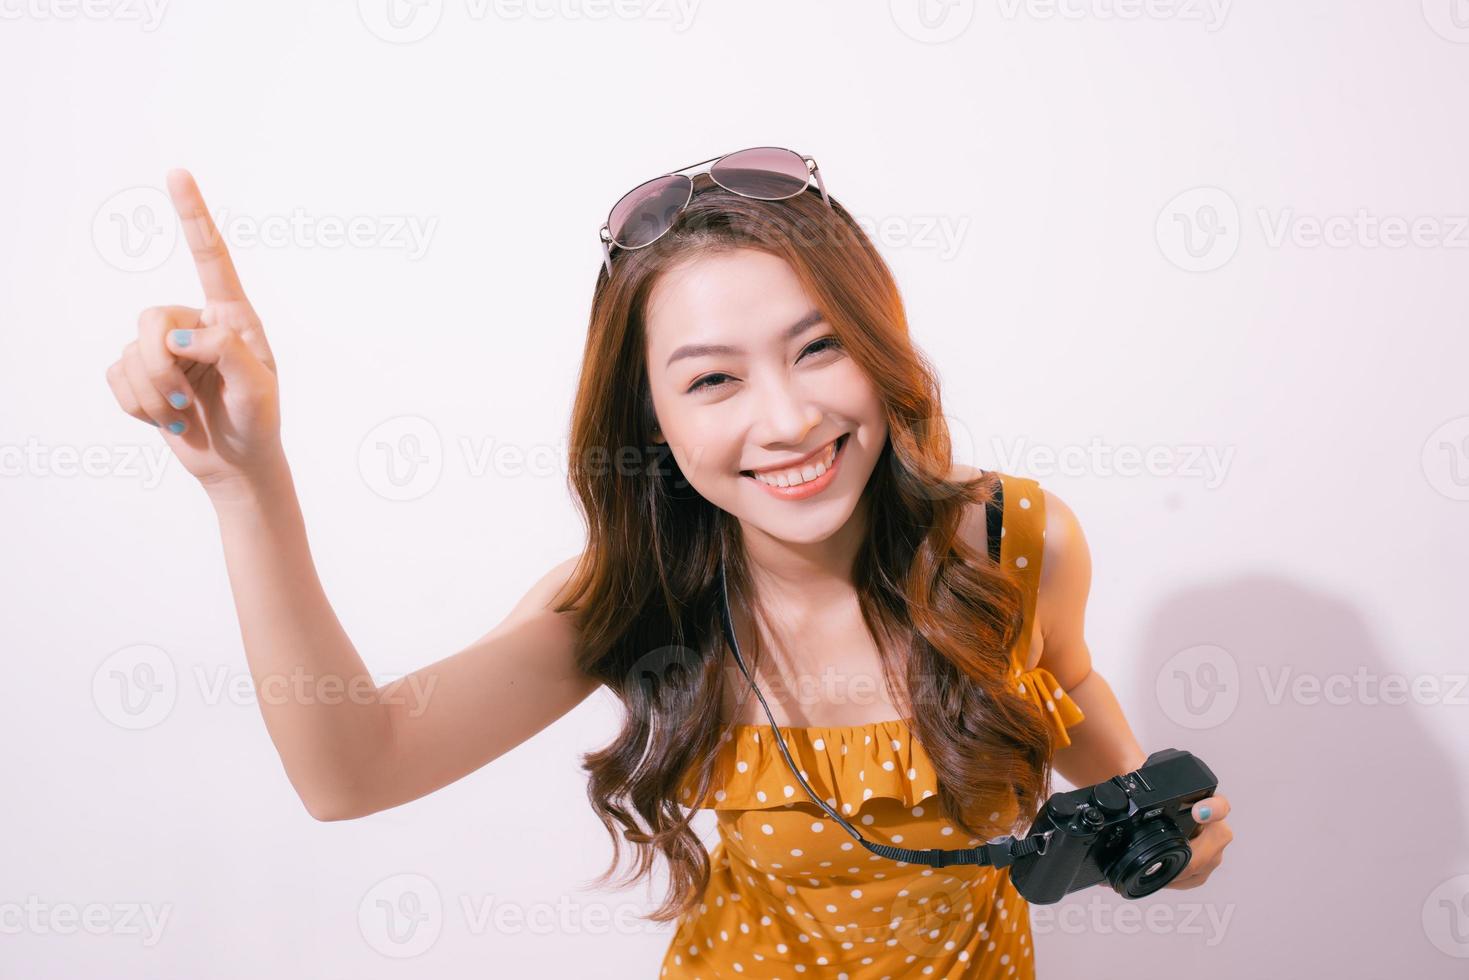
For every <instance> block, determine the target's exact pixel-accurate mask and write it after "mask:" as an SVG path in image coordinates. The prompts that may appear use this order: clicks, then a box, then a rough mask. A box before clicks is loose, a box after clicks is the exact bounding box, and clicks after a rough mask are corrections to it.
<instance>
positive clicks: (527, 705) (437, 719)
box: [107, 170, 597, 820]
mask: <svg viewBox="0 0 1469 980" xmlns="http://www.w3.org/2000/svg"><path fill="white" fill-rule="evenodd" d="M168 187H169V193H170V196H171V197H172V200H173V203H174V207H175V208H176V210H177V211H178V215H179V220H180V222H181V224H182V226H183V229H184V234H185V237H186V238H187V239H188V243H189V249H190V251H191V253H192V254H193V257H194V263H195V267H196V269H197V271H198V275H199V281H200V284H201V285H202V287H203V293H204V305H203V307H202V308H194V307H187V306H158V307H151V308H149V309H148V310H145V311H144V312H143V314H142V315H141V316H140V317H139V319H138V335H137V338H136V339H135V340H132V341H130V342H129V343H128V344H127V345H126V346H125V347H124V348H123V352H122V356H121V357H119V359H118V360H117V361H116V362H114V363H113V364H111V365H110V366H109V367H108V369H107V381H108V384H109V385H110V386H111V387H112V391H113V394H114V395H115V396H116V398H117V401H118V404H119V405H120V406H121V407H122V409H123V411H125V412H127V413H128V414H129V415H132V416H133V417H134V418H137V419H140V420H142V421H145V422H149V423H151V424H153V425H157V426H159V428H160V429H161V430H162V432H163V438H164V439H165V440H166V441H167V442H168V445H169V448H170V449H172V450H173V453H174V455H175V457H176V458H177V459H178V460H179V462H180V463H181V464H182V465H183V466H184V468H185V469H187V470H188V471H189V472H190V473H191V474H192V475H193V476H194V477H195V478H196V479H198V480H199V482H200V484H201V485H202V486H203V488H204V489H205V491H206V493H207V494H208V496H209V499H210V501H211V503H213V505H214V509H215V513H216V515H217V517H218V520H219V528H220V535H221V538H222V539H223V543H224V556H225V565H226V568H227V570H228V573H229V581H230V589H231V591H232V592H233V594H234V600H235V611H236V614H237V616H238V618H239V623H240V633H241V636H242V638H243V640H244V646H245V659H246V661H247V662H248V664H249V667H250V673H251V676H252V678H253V679H254V682H255V689H256V693H257V703H258V704H259V706H260V712H261V714H262V716H263V717H264V719H265V725H266V728H267V730H268V731H269V733H270V737H271V740H272V741H273V742H274V743H275V747H276V751H277V753H278V754H279V755H280V757H281V761H282V763H283V764H284V766H285V770H286V775H287V777H288V778H289V779H290V781H291V785H292V786H294V787H295V789H296V793H297V794H298V795H299V796H300V797H301V800H302V802H303V803H305V805H306V808H307V810H308V811H309V812H310V813H311V814H312V815H313V816H315V817H316V818H317V819H320V820H338V819H344V818H349V817H355V816H362V815H364V814H368V813H373V812H375V811H377V810H382V809H385V808H387V807H391V806H396V805H397V804H399V803H405V802H407V801H408V800H412V799H416V798H418V797H420V796H422V795H424V794H425V793H429V792H432V791H433V790H435V789H437V788H439V787H440V786H443V785H445V784H447V783H450V782H453V781H454V780H456V779H458V778H460V777H461V776H464V775H466V774H468V773H470V772H472V771H473V770H475V769H477V768H479V767H480V766H483V765H484V764H486V763H487V762H489V761H490V760H492V759H494V758H496V757H498V756H500V755H501V754H503V753H505V752H508V751H509V750H510V749H512V748H514V747H515V746H517V745H519V744H520V743H521V742H523V741H525V740H526V739H528V738H530V737H531V736H532V735H534V734H535V733H536V732H538V731H540V730H541V729H542V728H544V727H546V726H547V725H549V724H550V723H551V722H552V721H554V720H556V719H557V718H559V717H561V716H562V715H563V714H565V713H566V712H567V711H569V710H571V708H573V707H574V706H575V705H576V704H578V703H579V702H581V701H582V700H583V699H585V698H586V696H587V695H588V694H590V693H591V692H592V691H593V690H595V688H596V687H597V682H595V681H593V680H591V679H590V678H588V677H586V676H585V675H584V674H582V673H581V672H580V671H579V670H578V669H577V668H576V666H575V653H574V647H575V639H576V636H575V628H574V625H573V622H572V618H571V617H572V614H571V613H564V614H563V613H556V612H553V611H551V609H550V608H549V607H550V606H551V605H552V603H553V600H554V599H555V597H556V596H557V595H558V593H559V592H560V591H561V588H562V586H564V585H565V583H566V580H567V578H568V577H569V576H570V574H571V572H572V570H573V569H574V567H575V565H576V562H577V559H576V558H572V559H568V560H567V561H565V562H562V563H561V564H559V565H557V566H556V567H555V568H553V569H552V570H551V571H550V572H548V573H547V574H546V575H545V576H543V577H542V578H541V580H540V581H539V582H537V583H536V585H535V586H534V587H533V588H532V589H531V590H530V592H529V593H528V594H527V595H526V596H525V597H524V598H523V599H522V600H521V601H520V604H519V605H517V606H516V607H515V609H514V610H513V611H512V612H511V613H510V615H509V616H507V617H506V619H505V620H504V622H502V623H501V624H500V625H499V626H497V627H495V628H494V629H493V630H491V631H490V632H489V633H487V634H486V635H485V636H484V637H482V638H481V639H480V640H478V641H476V642H475V643H473V644H471V645H470V646H469V647H468V648H466V649H464V650H462V651H460V652H459V653H457V654H455V655H453V656H451V657H448V658H446V659H444V660H441V661H439V662H438V663H435V664H432V665H430V666H428V667H425V668H423V669H422V670H419V671H418V672H416V673H414V674H412V675H409V676H408V677H405V678H401V679H399V680H398V681H395V682H393V683H392V684H389V685H385V686H384V687H383V688H381V689H379V688H378V687H377V686H376V684H375V682H374V681H373V680H372V679H371V676H370V675H369V673H368V671H367V667H366V666H365V665H364V664H363V662H362V658H361V657H360V656H358V654H357V651H356V649H355V648H354V647H353V645H352V641H351V639H350V638H348V636H347V634H346V632H345V631H344V630H343V629H342V625H341V623H340V622H339V621H338V620H337V616H336V613H335V612H334V611H333V609H332V607H331V604H330V603H329V602H328V601H327V597H326V594H325V593H324V591H323V590H322V587H321V581H320V579H319V577H318V576H317V573H316V568H315V566H314V564H313V562H312V559H311V551H310V548H309V546H308V544H307V538H306V527H305V522H304V521H303V519H302V516H301V508H300V504H299V501H298V500H297V497H296V491H295V486H294V484H293V483H292V480H291V472H290V467H289V466H288V465H287V462H286V457H285V453H284V452H283V451H282V449H281V441H280V410H279V399H278V395H277V386H276V365H275V359H274V357H273V355H272V353H271V350H270V346H269V344H268V343H267V342H266V337H265V330H264V327H263V326H262V324H261V322H260V318H259V317H258V316H257V315H256V313H255V310H254V308H253V307H252V306H251V304H250V301H249V300H248V299H247V298H246V296H245V292H244V288H243V287H242V286H241V284H240V279H239V277H238V275H237V274H236V271H235V267H234V263H233V262H232V260H231V259H230V255H229V251H228V249H227V248H226V247H225V243H224V241H223V240H222V239H221V237H220V235H219V231H218V229H216V228H215V225H214V221H213V219H212V218H211V217H210V215H209V212H208V210H207V209H206V208H205V205H204V199H203V197H202V196H201V195H200V193H199V188H198V187H197V186H196V184H195V183H194V179H193V177H192V176H190V175H189V174H188V172H187V171H182V170H176V171H173V172H171V173H170V174H169V176H168ZM578 557H579V556H578Z"/></svg>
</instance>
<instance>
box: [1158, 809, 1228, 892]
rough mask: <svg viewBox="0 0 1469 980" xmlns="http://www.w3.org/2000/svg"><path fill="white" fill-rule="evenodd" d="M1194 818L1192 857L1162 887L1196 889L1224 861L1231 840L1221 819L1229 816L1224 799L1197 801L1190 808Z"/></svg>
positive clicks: (1190, 844)
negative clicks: (1196, 826)
mask: <svg viewBox="0 0 1469 980" xmlns="http://www.w3.org/2000/svg"><path fill="white" fill-rule="evenodd" d="M1206 814H1207V815H1206ZM1193 816H1194V819H1195V820H1196V821H1198V823H1199V829H1198V832H1197V833H1196V834H1195V835H1194V836H1193V838H1192V839H1191V840H1190V841H1189V842H1188V846H1189V847H1191V848H1193V852H1194V855H1193V857H1192V858H1190V859H1189V862H1188V864H1187V865H1186V866H1185V867H1184V869H1183V870H1182V871H1180V872H1179V874H1178V877H1176V878H1174V879H1173V880H1172V881H1170V882H1169V883H1168V884H1166V885H1164V886H1163V887H1164V888H1197V887H1199V886H1200V885H1202V884H1203V883H1204V882H1206V881H1208V880H1209V875H1210V874H1212V873H1213V872H1214V869H1215V868H1217V867H1219V862H1220V861H1222V860H1224V849H1225V848H1226V847H1228V846H1229V842H1230V841H1232V840H1234V831H1232V830H1230V829H1229V824H1227V823H1225V822H1224V818H1225V817H1227V816H1229V799H1228V798H1227V797H1225V796H1223V795H1218V796H1210V797H1206V798H1205V799H1202V800H1199V801H1198V802H1197V803H1195V804H1194V806H1193Z"/></svg>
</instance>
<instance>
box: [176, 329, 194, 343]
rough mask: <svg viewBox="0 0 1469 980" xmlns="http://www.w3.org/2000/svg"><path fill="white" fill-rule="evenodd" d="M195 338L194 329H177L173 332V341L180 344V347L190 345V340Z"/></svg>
mask: <svg viewBox="0 0 1469 980" xmlns="http://www.w3.org/2000/svg"><path fill="white" fill-rule="evenodd" d="M193 339H194V331H192V330H175V331H174V332H173V342H174V343H175V344H178V345H179V346H180V347H187V346H189V344H190V342H191V341H193Z"/></svg>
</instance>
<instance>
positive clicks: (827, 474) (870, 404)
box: [646, 249, 887, 543]
mask: <svg viewBox="0 0 1469 980" xmlns="http://www.w3.org/2000/svg"><path fill="white" fill-rule="evenodd" d="M646 322H647V330H648V345H647V367H648V378H649V383H650V385H651V386H652V393H653V408H654V411H655V413H656V415H657V417H658V425H659V430H660V431H659V432H658V433H657V434H655V436H654V438H655V439H657V440H658V441H659V442H667V443H668V444H669V447H670V449H671V451H672V454H673V457H674V459H675V460H677V462H678V465H679V468H680V469H681V470H682V471H683V474H684V476H685V477H686V478H687V479H688V481H689V483H690V484H691V485H692V486H693V487H694V489H695V490H697V491H698V492H699V493H700V494H701V495H702V496H703V497H704V498H705V499H706V500H708V501H710V502H711V503H713V504H714V505H715V506H717V507H720V508H722V509H723V510H726V511H728V512H729V513H731V514H733V515H734V516H735V517H737V518H739V519H740V520H741V521H743V522H745V523H746V524H748V525H751V526H753V527H755V528H758V529H759V530H761V531H764V532H765V533H767V534H769V535H771V536H772V537H775V538H779V539H781V540H783V541H787V542H792V543H810V542H816V541H822V540H825V539H826V538H828V537H830V536H831V535H832V534H834V533H835V532H836V531H837V530H838V529H840V528H841V527H842V526H843V525H844V524H845V523H846V521H847V519H848V518H849V517H851V515H852V513H853V511H854V510H855V509H856V506H857V504H858V502H859V500H860V499H861V495H862V491H863V488H864V487H865V486H866V485H867V479H868V477H869V476H870V475H871V474H872V469H873V467H874V466H875V465H876V463H877V458H878V455H879V454H880V453H881V451H882V448H883V446H884V444H885V443H886V441H887V420H886V416H885V415H884V412H883V405H882V402H881V400H880V399H879V397H878V394H877V390H876V389H875V388H874V387H873V386H872V384H871V382H869V381H868V379H867V376H866V375H865V374H863V373H862V371H861V369H860V368H858V366H857V364H856V362H855V361H853V360H852V358H851V357H849V356H848V354H847V353H846V351H845V350H843V349H842V348H841V346H840V342H839V341H838V340H837V337H836V333H835V331H834V330H833V329H832V327H831V326H830V325H829V324H827V323H826V322H825V321H824V320H822V319H821V317H820V314H819V313H818V312H817V311H816V304H815V303H813V302H812V301H811V298H810V297H809V296H808V295H807V294H806V291H805V289H804V288H803V287H802V286H801V283H800V280H798V279H797V278H796V275H795V272H794V271H793V270H792V269H791V267H790V266H789V265H787V264H786V262H785V260H784V259H782V258H780V257H778V256H775V255H771V254H769V253H766V252H761V251H757V250H755V249H737V250H734V251H727V252H721V253H718V254H714V255H706V256H701V257H699V258H696V259H692V260H689V261H687V262H683V263H680V264H679V265H677V266H674V267H672V268H670V269H669V270H668V271H666V272H665V273H663V274H662V275H661V276H660V277H659V279H658V281H657V282H656V284H655V285H654V288H653V290H652V292H651V294H650V296H649V300H648V308H647V312H646ZM838 439H840V441H838ZM834 447H835V448H837V450H838V451H837V453H836V455H835V457H834V460H833V456H832V453H831V450H832V448H834ZM829 461H830V462H829ZM823 465H825V466H826V470H825V471H823ZM753 471H760V476H759V478H757V477H756V475H755V474H754V472H753Z"/></svg>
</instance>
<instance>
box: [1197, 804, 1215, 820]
mask: <svg viewBox="0 0 1469 980" xmlns="http://www.w3.org/2000/svg"><path fill="white" fill-rule="evenodd" d="M1213 812H1214V811H1213V810H1211V809H1209V808H1208V807H1206V806H1201V807H1199V819H1200V820H1208V819H1209V816H1210V815H1211V814H1212V813H1213Z"/></svg>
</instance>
